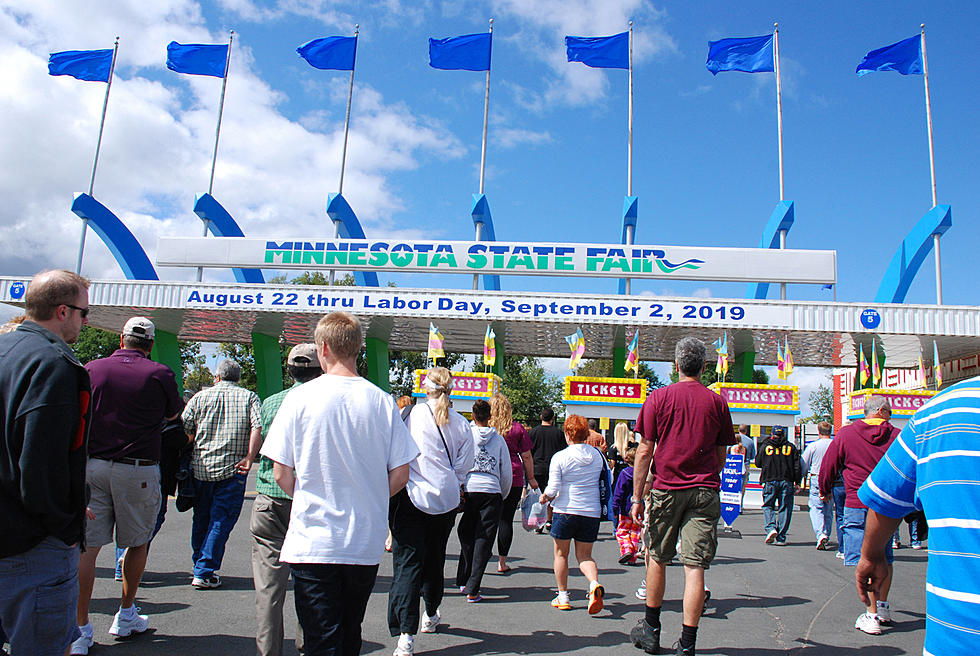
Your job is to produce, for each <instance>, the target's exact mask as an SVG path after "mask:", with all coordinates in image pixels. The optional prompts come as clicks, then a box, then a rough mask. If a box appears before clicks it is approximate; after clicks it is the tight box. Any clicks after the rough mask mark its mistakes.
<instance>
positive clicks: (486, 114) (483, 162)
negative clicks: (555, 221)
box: [473, 18, 493, 289]
mask: <svg viewBox="0 0 980 656" xmlns="http://www.w3.org/2000/svg"><path fill="white" fill-rule="evenodd" d="M490 48H491V52H492V51H493V19H492V18H491V19H490ZM489 119H490V68H489V67H488V68H487V88H486V93H484V95H483V146H482V148H481V150H480V195H483V189H484V186H483V185H484V181H485V179H486V172H487V126H488V125H489ZM482 238H483V223H482V222H481V223H477V224H476V241H480V240H481V239H482ZM479 288H480V276H479V275H477V274H475V273H474V274H473V289H479Z"/></svg>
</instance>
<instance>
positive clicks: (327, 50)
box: [296, 36, 357, 71]
mask: <svg viewBox="0 0 980 656" xmlns="http://www.w3.org/2000/svg"><path fill="white" fill-rule="evenodd" d="M296 52H298V53H299V56H300V57H302V58H303V59H305V60H306V61H307V63H309V65H310V66H312V67H313V68H319V69H321V70H333V71H352V70H354V59H355V57H356V56H357V37H355V36H327V37H323V38H322V39H313V40H312V41H310V42H308V43H304V44H303V45H301V46H300V47H299V48H296Z"/></svg>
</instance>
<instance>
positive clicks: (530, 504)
mask: <svg viewBox="0 0 980 656" xmlns="http://www.w3.org/2000/svg"><path fill="white" fill-rule="evenodd" d="M540 498H541V492H540V491H539V490H538V489H537V488H534V489H533V490H531V491H530V492H528V493H527V495H526V496H525V497H524V500H523V501H521V525H522V526H523V527H524V530H525V531H533V530H535V529H537V528H540V527H542V526H544V525H545V523H546V522H547V521H548V504H545V503H541V502H540V501H539V499H540Z"/></svg>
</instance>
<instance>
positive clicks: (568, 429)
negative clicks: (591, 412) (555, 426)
mask: <svg viewBox="0 0 980 656" xmlns="http://www.w3.org/2000/svg"><path fill="white" fill-rule="evenodd" d="M565 435H566V436H567V437H568V439H570V440H571V441H572V442H575V443H579V442H584V441H585V440H586V439H587V438H588V437H589V422H588V420H586V418H585V417H583V416H581V415H569V416H568V417H566V418H565Z"/></svg>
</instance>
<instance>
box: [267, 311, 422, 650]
mask: <svg viewBox="0 0 980 656" xmlns="http://www.w3.org/2000/svg"><path fill="white" fill-rule="evenodd" d="M315 340H316V346H317V357H318V358H319V360H320V365H321V366H322V368H323V371H324V375H322V376H320V377H319V378H317V379H316V380H313V381H310V382H308V383H305V384H304V385H303V386H301V387H299V388H298V389H295V390H293V391H292V392H290V394H289V395H288V396H287V397H286V398H285V399H284V400H283V402H282V405H281V406H280V408H279V412H278V413H277V415H276V418H275V421H273V423H272V427H271V429H270V430H269V435H268V437H267V438H266V441H265V444H264V445H263V446H262V455H264V456H266V457H268V458H269V459H270V460H272V461H273V472H274V474H275V479H276V482H277V483H278V484H279V486H280V487H281V488H282V489H283V491H284V492H286V493H287V494H290V495H292V497H293V504H292V509H291V512H290V518H289V528H288V530H287V532H286V539H285V542H283V545H282V553H281V554H280V560H281V561H283V562H287V563H289V564H290V566H291V568H292V571H293V580H294V596H295V599H296V614H297V615H298V616H299V622H300V625H301V626H302V627H303V641H304V651H305V653H306V654H307V655H309V656H319V655H321V654H324V655H331V656H332V655H335V654H336V655H341V654H342V655H344V656H353V655H355V654H358V653H360V649H361V622H362V621H363V619H364V611H365V608H366V607H367V602H368V598H369V597H370V595H371V590H372V589H373V588H374V581H375V578H376V577H377V573H378V564H379V563H380V562H381V556H382V554H383V553H384V541H385V535H386V533H387V526H386V522H387V517H388V499H389V497H390V496H391V495H393V494H395V493H397V492H398V491H400V490H401V489H402V488H404V487H405V483H406V482H407V481H408V474H409V471H408V469H409V467H408V465H409V463H410V462H411V461H412V460H414V459H415V458H416V456H418V453H419V451H418V448H416V446H415V442H414V441H413V440H412V437H411V435H410V434H409V432H408V429H407V428H406V427H405V422H403V421H402V419H401V416H400V414H399V412H398V408H397V407H396V406H395V402H394V401H393V400H392V398H391V395H389V394H387V393H385V392H383V391H382V390H381V389H379V388H378V387H376V386H374V385H373V384H371V383H370V382H368V381H366V380H364V379H363V378H361V377H360V376H358V375H357V367H356V364H355V358H356V357H357V353H358V352H359V351H360V349H361V325H360V322H358V320H357V318H356V317H354V316H353V315H350V314H347V313H346V312H334V313H332V314H329V315H327V316H325V317H323V318H322V319H320V322H319V323H318V324H317V326H316V333H315Z"/></svg>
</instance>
